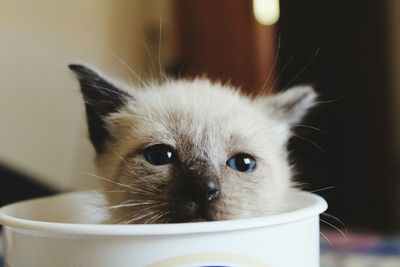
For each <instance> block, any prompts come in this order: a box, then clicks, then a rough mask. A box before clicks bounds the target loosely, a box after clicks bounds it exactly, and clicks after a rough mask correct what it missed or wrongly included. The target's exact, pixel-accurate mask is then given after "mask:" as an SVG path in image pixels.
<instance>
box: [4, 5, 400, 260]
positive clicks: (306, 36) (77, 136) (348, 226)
mask: <svg viewBox="0 0 400 267" xmlns="http://www.w3.org/2000/svg"><path fill="white" fill-rule="evenodd" d="M0 36H1V41H0V62H1V63H0V205H2V204H6V203H9V202H13V201H16V200H19V199H24V198H30V197H33V196H40V195H48V194H53V193H55V192H60V191H70V190H76V189H82V188H87V187H90V186H91V185H92V182H93V181H91V179H92V178H90V177H88V176H87V175H85V173H88V172H93V169H92V168H93V167H92V158H93V149H92V147H91V145H90V143H89V142H88V139H87V132H86V131H87V130H86V124H85V117H84V116H85V113H84V106H83V101H82V99H81V95H80V93H79V88H78V84H77V82H76V80H75V77H74V76H73V75H72V73H71V72H70V71H69V70H68V68H67V65H68V64H69V63H71V62H82V61H83V62H88V63H90V64H91V65H94V66H96V67H98V68H99V69H101V70H103V71H104V72H105V73H109V74H111V75H113V76H115V77H119V78H121V79H124V80H126V81H129V82H131V83H137V82H138V81H137V78H136V77H135V76H134V75H132V73H131V72H130V71H129V69H128V68H127V67H126V66H125V65H126V64H127V65H129V66H130V67H131V68H132V69H134V70H135V72H137V73H138V75H140V77H141V78H142V79H157V78H158V77H159V75H160V74H159V73H160V71H163V72H166V73H168V74H169V75H171V76H174V77H193V76H196V75H202V74H207V75H208V76H209V77H210V78H212V79H218V80H222V81H230V82H231V83H232V84H233V85H234V86H237V87H240V88H241V89H242V90H243V91H245V92H247V93H249V94H256V93H259V92H264V93H269V92H278V91H280V90H285V89H287V88H288V87H290V86H293V85H296V84H304V83H307V84H312V85H314V87H315V88H316V90H317V91H318V93H319V95H320V98H319V105H318V107H317V108H315V109H314V110H313V112H312V113H311V114H310V116H308V118H307V119H306V121H305V122H304V123H303V126H299V127H296V128H295V129H294V130H295V133H296V136H295V137H294V138H293V139H292V140H291V142H290V145H289V149H290V150H291V151H292V154H291V156H292V159H293V161H294V162H295V163H296V165H297V169H298V170H299V175H298V177H297V178H296V179H297V180H298V181H299V182H300V183H302V184H303V185H302V188H303V189H305V190H308V191H315V192H316V193H318V194H320V195H322V196H323V197H325V198H326V199H327V201H328V203H329V206H330V207H329V210H328V213H329V214H331V215H333V216H335V217H337V218H338V219H340V220H341V221H342V222H343V224H344V226H345V227H344V226H343V225H342V223H341V222H339V221H338V220H336V219H335V218H333V217H330V216H329V215H324V216H323V217H321V218H322V219H323V220H324V221H326V223H324V222H322V224H321V226H322V227H323V229H324V231H326V232H325V236H326V237H328V239H329V241H326V242H327V244H325V243H324V242H325V241H322V242H323V249H325V250H324V251H325V252H326V254H324V255H325V258H324V259H325V263H324V264H325V265H324V266H326V267H328V266H350V265H346V264H348V262H350V260H348V258H346V259H344V258H343V257H344V256H343V255H347V256H348V257H350V256H354V255H364V254H367V255H368V259H369V261H370V262H374V263H373V264H372V265H365V262H364V265H362V264H360V265H355V263H354V261H353V263H352V264H353V265H351V266H352V267H354V266H400V260H399V258H397V257H395V255H400V244H399V243H398V242H397V239H396V234H397V233H399V232H400V210H399V204H400V181H399V173H400V167H399V166H400V164H399V163H400V156H399V155H400V153H399V152H400V138H399V137H400V124H398V123H397V121H398V120H399V119H400V91H399V88H400V2H399V1H396V0H380V1H374V0H363V1H361V0H359V1H358V0H336V1H318V0H302V1H294V0H219V1H212V0H114V1H113V0H86V1H78V0H69V1H48V0H36V1H20V0H2V1H1V2H0ZM336 227H337V228H339V231H338V230H336V229H335V228H336ZM340 231H343V232H344V233H345V234H346V237H340V236H341V233H340ZM347 231H349V233H347ZM352 233H356V234H354V235H353V234H352ZM359 233H363V234H361V235H359ZM364 233H373V235H371V234H368V235H364ZM338 236H339V237H338ZM322 240H324V238H322ZM349 242H350V243H349ZM349 244H351V245H349ZM360 246H361V247H362V249H360ZM382 246H383V248H382ZM342 250H343V251H345V252H346V253H348V254H346V253H342V252H343V251H342ZM337 251H341V253H339V254H341V256H340V257H339V256H338V254H335V253H336V252H337ZM366 251H367V252H368V253H365V252H366ZM382 251H383V252H382ZM382 255H384V256H385V259H387V260H388V261H387V262H386V263H382V262H380V261H378V260H377V259H376V257H378V256H379V257H380V256H382ZM364 256H365V255H364ZM346 260H348V261H346ZM388 262H389V263H388ZM374 264H375V265H374ZM379 264H380V265H379ZM384 264H387V265H384ZM390 264H393V265H390Z"/></svg>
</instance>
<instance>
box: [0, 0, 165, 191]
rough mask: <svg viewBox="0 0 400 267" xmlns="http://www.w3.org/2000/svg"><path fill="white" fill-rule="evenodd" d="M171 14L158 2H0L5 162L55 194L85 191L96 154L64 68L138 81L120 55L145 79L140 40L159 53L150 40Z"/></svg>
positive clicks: (0, 135)
mask: <svg viewBox="0 0 400 267" xmlns="http://www.w3.org/2000/svg"><path fill="white" fill-rule="evenodd" d="M168 12H169V9H168V5H167V4H166V3H165V1H161V0H159V1H148V0H131V1H129V0H115V1H112V0H85V1H79V0H63V1H50V0H35V1H22V0H2V1H1V2H0V36H1V39H0V40H1V41H0V162H2V163H4V164H6V165H9V166H11V167H14V168H17V169H18V170H21V171H22V172H25V173H27V174H30V175H32V176H34V177H37V178H38V179H39V180H40V181H42V182H44V183H47V184H49V185H51V186H54V187H56V188H60V189H72V188H74V187H76V185H78V184H86V183H87V182H88V180H87V179H90V178H83V177H87V176H85V175H83V173H85V172H92V170H91V162H92V156H93V150H92V147H91V146H90V144H89V142H88V140H87V138H86V125H85V121H84V108H83V102H82V99H81V95H80V93H79V89H78V84H77V81H76V79H75V77H74V76H73V74H72V73H71V72H70V71H69V70H68V69H67V65H68V64H69V63H71V62H76V61H77V60H79V61H84V62H90V63H91V64H92V65H95V66H97V67H98V68H100V69H102V70H104V71H105V72H108V73H111V74H114V75H116V76H120V77H123V78H125V79H126V78H128V77H129V79H131V80H132V82H134V81H135V78H134V77H133V76H132V75H131V74H130V73H129V71H128V70H127V69H126V68H125V67H124V66H123V64H121V63H120V62H119V61H118V59H116V58H115V57H114V56H113V53H115V54H117V55H118V56H119V57H121V58H122V59H123V60H125V61H126V62H127V63H128V64H129V65H130V66H132V67H133V68H134V69H135V70H136V71H137V72H138V73H142V75H143V76H144V77H145V76H146V74H148V73H149V72H150V69H151V64H150V61H151V60H150V59H149V55H148V54H147V52H146V50H145V48H144V45H143V41H144V42H145V43H146V44H147V45H148V47H149V50H150V53H155V50H157V51H158V49H156V45H154V42H152V41H151V40H150V41H149V37H151V36H152V35H154V34H152V32H154V31H157V30H158V27H159V16H160V15H161V14H164V13H165V14H166V15H165V20H166V21H167V20H168V18H170V17H168V16H169V15H168ZM150 39H151V38H150ZM142 40H143V41H142ZM153 41H154V40H153ZM152 57H153V58H157V57H158V55H152ZM156 65H157V64H156ZM0 179H1V177H0Z"/></svg>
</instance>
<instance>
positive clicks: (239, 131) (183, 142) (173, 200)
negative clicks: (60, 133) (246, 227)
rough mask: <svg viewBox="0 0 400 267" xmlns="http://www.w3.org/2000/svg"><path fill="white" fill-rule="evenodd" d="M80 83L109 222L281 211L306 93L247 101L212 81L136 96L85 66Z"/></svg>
mask: <svg viewBox="0 0 400 267" xmlns="http://www.w3.org/2000/svg"><path fill="white" fill-rule="evenodd" d="M69 68H70V69H71V70H73V71H74V72H75V73H76V74H77V76H78V79H79V82H80V87H81V91H82V94H83V98H84V100H85V108H86V115H87V124H88V129H89V136H90V140H91V142H92V144H93V146H94V148H95V150H96V159H95V163H96V170H97V174H98V176H99V177H101V179H103V189H104V194H105V197H106V199H107V201H108V203H109V204H110V207H109V210H110V215H111V220H110V222H112V223H178V222H193V221H214V220H228V219H237V218H248V217H253V216H261V215H266V214H271V213H274V212H276V211H279V210H280V209H282V208H283V206H284V196H285V194H286V193H287V191H288V190H289V188H290V187H291V176H292V170H291V166H290V164H289V162H288V152H287V148H286V144H287V141H288V139H289V137H290V135H291V134H290V128H291V125H292V124H295V123H298V122H299V121H300V120H301V119H302V118H303V116H304V115H305V114H306V112H307V110H308V109H309V108H310V107H312V106H313V105H314V103H315V102H314V101H315V99H316V94H315V92H314V91H313V89H311V88H309V87H304V86H302V87H296V88H292V89H290V90H287V91H285V92H283V93H279V94H276V95H272V96H262V97H257V98H250V97H247V96H244V95H242V94H241V93H240V92H239V91H238V90H236V89H234V88H231V87H230V86H228V85H223V84H219V83H213V82H210V81H208V80H205V79H195V80H191V81H188V80H178V81H175V80H167V81H165V82H163V83H162V84H153V85H147V86H146V88H132V87H130V86H126V85H122V84H120V83H116V82H113V81H111V80H110V79H108V78H105V77H104V76H103V75H101V74H100V73H99V72H98V71H93V70H92V69H91V68H88V67H86V66H83V65H69Z"/></svg>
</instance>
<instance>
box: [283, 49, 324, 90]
mask: <svg viewBox="0 0 400 267" xmlns="http://www.w3.org/2000/svg"><path fill="white" fill-rule="evenodd" d="M320 50H321V49H320V48H317V50H316V51H315V53H314V55H313V56H312V57H311V59H310V61H309V62H308V63H307V64H306V65H305V66H304V67H303V68H302V69H301V70H300V71H299V73H297V74H296V75H295V76H294V77H293V78H292V79H291V80H290V81H289V83H288V84H287V85H286V86H285V87H284V88H283V90H286V89H287V88H289V87H290V85H291V84H292V83H293V82H294V81H295V80H296V79H297V78H298V77H299V76H300V75H301V74H303V72H304V71H305V70H306V69H308V67H310V66H311V64H312V63H313V62H314V60H315V59H316V58H317V56H318V54H319V52H320Z"/></svg>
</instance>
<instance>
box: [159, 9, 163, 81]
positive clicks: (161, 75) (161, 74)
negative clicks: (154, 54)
mask: <svg viewBox="0 0 400 267" xmlns="http://www.w3.org/2000/svg"><path fill="white" fill-rule="evenodd" d="M158 38H159V39H158V69H159V72H160V80H162V79H163V72H162V68H161V38H162V18H161V15H160V34H159V37H158Z"/></svg>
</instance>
